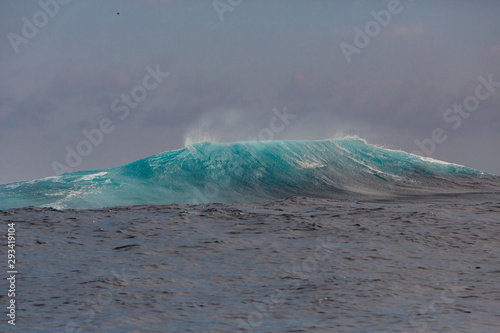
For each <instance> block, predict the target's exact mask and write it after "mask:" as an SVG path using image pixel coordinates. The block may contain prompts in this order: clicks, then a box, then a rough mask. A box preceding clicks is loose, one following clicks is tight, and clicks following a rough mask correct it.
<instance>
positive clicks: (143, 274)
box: [0, 192, 500, 332]
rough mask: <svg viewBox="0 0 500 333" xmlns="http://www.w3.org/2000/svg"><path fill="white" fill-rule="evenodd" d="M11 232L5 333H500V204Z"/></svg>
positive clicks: (343, 205)
mask: <svg viewBox="0 0 500 333" xmlns="http://www.w3.org/2000/svg"><path fill="white" fill-rule="evenodd" d="M0 219H1V221H2V222H3V223H2V225H3V228H4V231H3V233H4V234H6V232H7V223H13V222H14V223H15V228H16V245H17V247H16V251H17V252H16V257H17V262H16V264H17V267H16V268H17V270H18V274H17V276H16V288H17V290H16V304H17V317H16V326H15V328H14V327H12V326H11V325H9V324H7V320H8V318H7V316H6V310H5V309H6V306H7V305H8V298H7V296H6V293H7V289H8V285H7V282H6V279H2V281H3V282H2V283H1V284H0V288H1V289H2V291H1V292H0V301H1V303H3V306H4V311H3V312H4V315H3V319H2V320H1V322H0V331H2V332H7V331H16V332H17V331H19V332H500V258H499V255H498V254H499V253H500V193H499V192H496V193H489V194H485V193H483V194H462V195H458V194H453V195H439V196H438V195H436V196H424V197H420V198H412V199H400V200H386V201H384V200H378V201H377V200H371V201H341V200H333V199H312V198H305V197H296V198H289V199H285V200H275V201H269V202H262V203H258V204H237V203H232V204H230V203H225V204H223V203H218V204H217V203H213V204H201V205H187V204H185V205H176V204H171V205H164V206H127V207H117V208H102V209H95V210H62V211H59V210H55V209H51V208H33V207H31V208H20V209H11V210H3V211H0ZM3 243H5V244H6V238H4V242H3ZM3 251H4V252H3V253H7V250H6V245H4V246H3ZM5 262H7V258H6V257H5ZM4 271H5V272H4V276H5V277H7V273H6V271H7V268H5V269H4Z"/></svg>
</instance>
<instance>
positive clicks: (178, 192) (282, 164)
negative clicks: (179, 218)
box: [0, 138, 500, 209]
mask: <svg viewBox="0 0 500 333" xmlns="http://www.w3.org/2000/svg"><path fill="white" fill-rule="evenodd" d="M498 191H500V177H498V176H495V175H491V174H488V173H485V172H481V171H478V170H475V169H471V168H467V167H465V166H461V165H457V164H453V163H447V162H443V161H438V160H434V159H430V158H423V157H420V156H416V155H412V154H409V153H406V152H403V151H397V150H390V149H384V148H380V147H376V146H373V145H369V144H367V143H366V141H364V140H362V139H359V138H343V139H328V140H318V141H250V142H232V143H215V142H199V143H195V144H192V145H189V146H188V147H186V148H182V149H179V150H174V151H167V152H164V153H161V154H157V155H153V156H150V157H148V158H145V159H141V160H138V161H135V162H132V163H130V164H127V165H124V166H119V167H115V168H110V169H105V170H95V171H79V172H74V173H68V174H63V175H60V176H52V177H47V178H43V179H39V180H33V181H28V182H18V183H12V184H6V185H0V209H9V208H20V207H27V206H37V207H53V208H56V209H67V208H72V209H89V208H101V207H111V206H130V205H162V204H172V203H179V204H183V203H186V204H198V203H215V202H222V203H250V202H259V201H266V200H279V199H284V198H287V197H294V196H306V197H312V198H330V199H340V200H369V199H391V198H401V197H408V196H423V195H436V194H456V193H471V192H474V193H481V192H498Z"/></svg>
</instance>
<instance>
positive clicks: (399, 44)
mask: <svg viewBox="0 0 500 333" xmlns="http://www.w3.org/2000/svg"><path fill="white" fill-rule="evenodd" d="M55 1H56V0H42V1H41V2H40V3H39V2H38V1H2V2H1V4H0V35H1V43H0V78H1V80H0V156H1V158H0V183H9V182H14V181H20V180H30V179H35V178H41V177H45V176H52V175H54V174H55V173H56V172H57V170H59V171H60V170H63V171H67V170H74V171H76V170H88V169H102V168H109V167H113V166H118V165H123V164H126V163H129V162H132V161H134V160H137V159H139V158H144V157H147V156H150V155H153V154H157V153H160V152H163V151H166V150H172V149H178V148H182V147H184V145H185V144H186V143H189V142H193V141H197V140H211V141H241V140H248V139H249V138H259V133H260V137H261V138H270V136H272V137H273V138H274V139H324V138H330V137H341V136H344V135H358V136H360V137H362V138H365V139H367V140H368V142H369V143H373V144H377V145H382V146H384V147H387V148H392V149H402V150H405V151H408V152H412V151H416V150H419V151H420V153H422V154H424V155H429V156H431V157H433V158H437V159H442V160H446V161H449V162H455V163H459V164H463V165H467V166H470V167H473V168H476V169H480V170H483V171H488V172H493V173H497V174H500V83H499V82H500V71H499V69H500V33H499V32H500V20H499V19H498V18H499V17H500V2H499V1H493V0H492V1H453V0H449V1H446V0H444V1H437V0H434V1H424V0H414V1H410V0H402V1H401V2H400V3H399V4H398V3H397V1H396V0H392V1H373V0H370V1H333V0H328V1H326V0H325V1H313V0H308V1H294V0H274V1H264V0H262V1H261V0H242V1H241V0H220V1H215V2H214V1H212V0H206V1H201V0H200V1H195V0H189V1H186V0H177V1H176V0H170V1H169V0H163V1H162V0H144V1H126V0H123V1H118V0H115V1H114V0H106V1H104V0H85V1H78V0H71V1H68V0H64V1H63V0H59V2H55ZM65 2H67V3H65ZM44 3H46V5H43V4H44ZM56 4H57V5H56ZM374 13H375V15H373V14H374ZM377 13H378V14H377ZM387 13H389V15H390V16H388V15H386V14H387ZM376 16H377V17H378V21H376ZM167 73H168V74H167ZM488 81H489V83H488ZM454 105H455V106H456V107H455V108H454ZM273 109H274V111H273ZM467 110H471V111H470V112H469V111H467ZM284 112H285V113H284ZM84 131H87V132H86V133H87V134H88V136H90V137H91V138H92V140H93V143H92V142H91V141H92V140H90V139H87V138H86V136H85V134H84ZM89 133H90V134H89ZM101 134H102V135H101ZM92 135H93V136H92ZM416 140H417V141H416ZM417 142H419V143H420V144H421V146H423V148H422V147H419V146H418V144H417ZM68 149H69V150H68ZM68 151H74V153H72V154H73V155H74V154H78V155H79V156H78V157H75V156H71V157H70V158H69V160H68V161H69V163H68V161H67V155H68ZM82 155H86V156H82Z"/></svg>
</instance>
